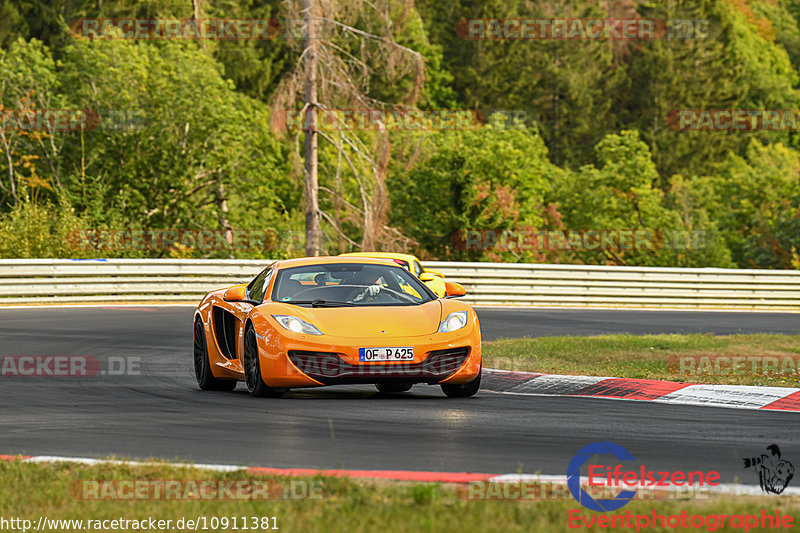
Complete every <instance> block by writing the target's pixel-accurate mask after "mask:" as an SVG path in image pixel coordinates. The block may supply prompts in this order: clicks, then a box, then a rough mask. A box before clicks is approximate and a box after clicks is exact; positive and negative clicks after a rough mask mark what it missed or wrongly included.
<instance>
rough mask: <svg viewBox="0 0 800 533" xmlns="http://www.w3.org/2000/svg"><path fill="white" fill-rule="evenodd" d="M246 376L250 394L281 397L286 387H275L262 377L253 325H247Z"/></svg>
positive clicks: (245, 336) (261, 396)
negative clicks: (265, 381)
mask: <svg viewBox="0 0 800 533" xmlns="http://www.w3.org/2000/svg"><path fill="white" fill-rule="evenodd" d="M243 364H244V378H245V380H244V381H245V384H246V385H247V390H248V391H250V394H252V395H253V396H257V397H259V398H264V397H267V398H280V397H281V396H283V395H284V394H285V393H286V389H273V388H272V387H270V386H268V385H267V384H266V383H264V380H263V379H261V363H260V361H259V357H258V344H257V341H256V330H254V329H253V326H252V325H248V326H247V330H246V331H245V333H244V360H243Z"/></svg>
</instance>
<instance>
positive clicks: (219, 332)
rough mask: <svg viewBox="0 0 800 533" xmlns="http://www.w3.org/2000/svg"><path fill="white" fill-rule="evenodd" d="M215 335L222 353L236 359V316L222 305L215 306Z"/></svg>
mask: <svg viewBox="0 0 800 533" xmlns="http://www.w3.org/2000/svg"><path fill="white" fill-rule="evenodd" d="M213 313H214V324H213V325H214V336H215V337H216V339H217V346H219V350H220V352H222V355H223V356H225V357H226V358H228V359H236V317H234V316H233V315H232V314H231V313H229V312H227V311H226V310H224V309H222V308H221V307H214V311H213Z"/></svg>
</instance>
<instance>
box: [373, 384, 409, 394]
mask: <svg viewBox="0 0 800 533" xmlns="http://www.w3.org/2000/svg"><path fill="white" fill-rule="evenodd" d="M413 385H414V384H413V383H376V384H375V388H376V389H378V392H386V393H396V392H407V391H410V390H411V387H412V386H413Z"/></svg>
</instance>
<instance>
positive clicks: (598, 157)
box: [0, 0, 800, 269]
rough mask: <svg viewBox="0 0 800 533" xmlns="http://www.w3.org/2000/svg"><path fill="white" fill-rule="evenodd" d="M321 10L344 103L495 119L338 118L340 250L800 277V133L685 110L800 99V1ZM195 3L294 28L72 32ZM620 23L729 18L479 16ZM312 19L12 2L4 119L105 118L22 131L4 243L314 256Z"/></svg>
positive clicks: (326, 145) (324, 219)
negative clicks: (296, 116)
mask: <svg viewBox="0 0 800 533" xmlns="http://www.w3.org/2000/svg"><path fill="white" fill-rule="evenodd" d="M318 9H319V12H318V13H319V16H320V17H321V18H320V22H321V26H320V33H319V35H320V36H319V38H320V39H321V40H323V41H324V46H323V53H322V54H321V59H320V60H321V63H320V74H319V75H320V77H321V78H322V80H321V87H322V91H321V94H320V103H321V104H322V105H324V106H325V107H327V108H329V109H354V108H359V109H360V108H364V107H370V108H374V109H382V110H385V111H387V112H391V111H393V110H403V111H404V112H407V111H408V110H409V109H420V110H426V111H431V110H461V109H463V110H479V113H478V114H479V115H480V116H481V117H485V121H483V122H482V123H481V124H480V127H472V128H464V129H455V130H437V129H430V130H404V129H402V128H390V129H388V130H385V129H381V130H376V129H364V130H361V131H349V132H347V136H346V137H345V136H337V135H335V134H334V133H333V132H328V134H327V135H326V136H325V138H324V139H322V140H321V142H320V149H319V205H320V211H321V215H322V216H321V224H322V232H323V238H322V241H321V246H322V248H323V251H324V252H325V253H330V254H336V253H340V252H344V251H358V250H361V249H362V248H363V249H380V250H389V251H411V252H414V253H417V254H418V255H419V256H420V257H421V258H423V259H441V260H474V261H534V262H557V263H587V264H619V265H651V266H719V267H740V268H781V269H785V268H795V269H797V268H800V134H799V132H800V128H797V127H794V128H788V129H786V130H782V131H776V130H755V131H752V130H746V131H743V130H738V131H680V130H679V129H676V128H674V127H671V125H670V122H669V116H670V113H671V112H673V113H674V111H675V110H681V109H744V110H758V109H762V110H794V111H795V112H797V111H798V110H800V86H799V83H800V78H799V77H798V73H799V72H800V24H799V22H800V2H798V1H790V0H760V1H755V0H686V1H683V0H651V1H647V2H645V1H638V0H619V1H613V0H609V1H599V2H598V1H582V0H553V1H549V0H548V1H523V0H505V1H500V0H482V1H477V0H449V1H447V2H440V1H435V0H416V1H412V0H375V1H374V2H364V1H361V0H352V1H346V0H341V1H339V0H325V1H322V0H320V1H319V5H318ZM193 17H194V18H195V19H197V18H199V19H206V18H235V19H274V20H278V21H283V30H282V31H279V32H278V34H276V35H275V36H274V38H270V39H261V40H235V41H232V40H191V39H190V40H183V39H172V40H163V39H162V40H132V39H122V38H118V39H86V38H81V37H80V36H77V35H75V34H74V32H73V31H72V30H71V29H70V24H71V23H72V22H73V21H75V20H78V19H84V18H108V19H129V18H139V19H171V18H177V19H191V18H193ZM607 17H610V18H624V19H631V18H638V17H646V18H653V19H663V20H708V21H709V22H710V28H711V31H710V32H709V35H708V36H705V37H700V38H665V39H658V40H467V39H464V38H462V37H463V36H460V35H459V33H458V32H457V31H456V29H455V28H456V25H457V24H458V23H459V21H460V20H462V19H474V18H487V19H488V18H491V19H507V18H538V19H547V18H569V19H572V18H607ZM300 20H302V16H301V14H300V6H299V5H295V4H294V3H292V2H284V1H282V0H268V1H258V0H194V1H192V0H145V1H139V2H135V1H131V0H50V1H47V0H25V1H22V0H0V106H2V109H1V110H0V111H2V112H5V113H7V112H9V111H14V110H25V109H27V110H30V109H90V110H97V111H98V112H99V113H100V115H102V116H103V117H104V119H103V120H104V122H101V124H100V127H96V128H93V129H91V130H87V131H60V130H53V129H50V130H48V129H47V128H44V129H39V130H24V129H19V128H16V129H15V128H13V127H2V128H0V257H78V258H80V257H132V256H149V257H254V258H261V257H272V258H277V257H287V256H292V255H302V253H303V238H304V233H303V231H304V223H305V219H304V194H303V136H304V132H303V131H302V128H285V127H282V123H281V120H279V119H280V117H281V116H285V113H286V112H287V111H292V110H293V111H300V110H301V109H302V107H303V103H302V79H301V75H302V69H298V65H299V64H300V62H301V61H303V60H304V57H303V47H302V37H301V36H298V32H296V31H294V30H291V31H289V30H286V28H294V27H295V24H293V21H300ZM297 26H299V25H297ZM344 28H356V29H361V30H363V31H364V32H365V33H369V34H370V35H381V36H383V37H382V38H381V39H371V38H363V36H362V38H359V35H360V34H358V33H353V32H349V31H345V30H344ZM295 29H296V28H295ZM300 29H301V30H302V28H300ZM387 44H389V45H391V46H390V47H389V49H387V46H386V45H387ZM392 47H393V48H392ZM391 49H396V50H401V51H402V52H403V54H397V53H392V52H391ZM340 79H342V80H346V81H347V83H348V84H351V86H348V90H338V89H341V87H340V85H341V83H338V82H337V80H340ZM326 84H327V85H326ZM326 87H327V89H326ZM112 119H113V120H112ZM673 126H674V124H673ZM103 228H108V229H122V228H125V229H131V228H132V229H142V230H169V229H223V230H227V229H235V230H265V229H268V230H269V231H270V232H272V233H271V234H272V235H274V239H273V240H272V241H271V242H268V243H267V245H266V247H265V249H263V250H252V249H247V250H244V249H239V250H236V249H234V250H217V251H208V250H200V249H196V248H193V247H192V246H191V243H188V244H187V243H178V244H176V245H174V246H172V247H170V248H169V249H166V250H163V249H162V250H158V249H152V250H114V249H105V248H104V249H97V250H91V249H85V247H80V246H77V247H76V246H75V243H74V235H75V232H76V231H81V230H96V229H103ZM489 229H491V230H498V229H508V230H515V231H518V232H523V231H527V230H530V229H535V230H587V229H595V230H614V229H645V230H650V231H652V232H654V234H657V235H661V236H662V241H660V242H661V243H662V244H661V245H660V246H655V247H654V249H646V250H624V249H623V250H620V249H613V248H612V249H604V250H590V251H581V250H560V249H552V247H544V248H540V249H529V250H520V249H508V248H503V247H496V246H492V244H493V243H492V242H482V246H480V247H479V248H480V249H465V248H464V247H463V246H460V245H459V244H460V243H459V238H460V237H459V236H463V235H465V232H467V231H484V230H489ZM485 234H486V233H485V231H484V233H482V235H485ZM666 236H670V237H669V238H667V237H666ZM674 236H678V238H673V237H674ZM682 236H685V237H686V238H685V239H684V238H683V237H682ZM668 242H669V243H672V244H668ZM676 243H677V244H676ZM484 245H485V246H484Z"/></svg>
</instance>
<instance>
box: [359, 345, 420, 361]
mask: <svg viewBox="0 0 800 533" xmlns="http://www.w3.org/2000/svg"><path fill="white" fill-rule="evenodd" d="M413 359H414V348H413V346H404V347H401V348H397V347H393V348H359V349H358V360H359V361H412V360H413Z"/></svg>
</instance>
